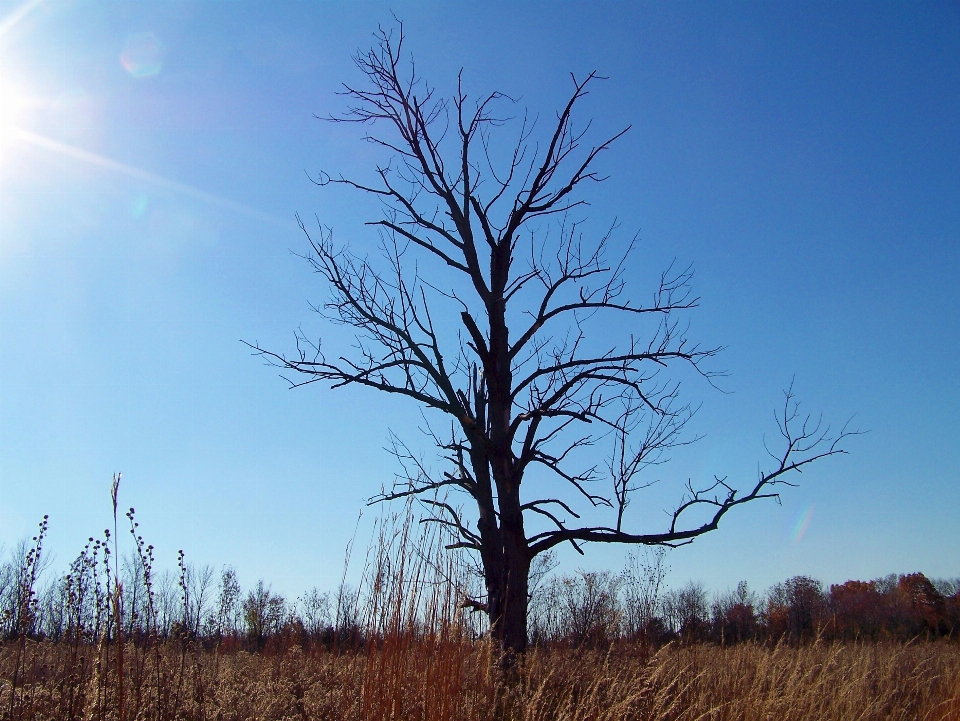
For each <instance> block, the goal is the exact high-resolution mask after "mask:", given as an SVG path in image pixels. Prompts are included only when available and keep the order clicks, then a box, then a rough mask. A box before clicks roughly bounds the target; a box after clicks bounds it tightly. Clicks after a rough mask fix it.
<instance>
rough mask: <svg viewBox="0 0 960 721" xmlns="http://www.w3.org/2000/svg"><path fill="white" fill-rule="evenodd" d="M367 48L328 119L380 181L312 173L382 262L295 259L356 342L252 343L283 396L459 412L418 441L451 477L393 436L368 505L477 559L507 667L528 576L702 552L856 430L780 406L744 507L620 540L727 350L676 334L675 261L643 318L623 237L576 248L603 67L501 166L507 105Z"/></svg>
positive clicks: (676, 515)
mask: <svg viewBox="0 0 960 721" xmlns="http://www.w3.org/2000/svg"><path fill="white" fill-rule="evenodd" d="M376 37H377V41H376V44H375V46H374V47H373V48H372V49H371V50H369V51H367V52H363V53H359V54H358V55H357V56H356V57H355V62H356V65H357V66H358V67H359V69H360V71H361V72H362V75H363V80H364V84H363V85H359V86H353V85H347V86H345V89H344V95H345V96H346V97H347V98H348V99H349V102H350V103H351V105H350V107H349V109H348V110H347V111H346V113H345V114H344V115H342V116H338V117H334V118H330V119H331V120H334V121H336V122H346V123H359V124H363V125H367V126H370V127H371V128H373V130H371V131H370V134H368V135H367V136H366V139H367V140H368V141H369V142H371V143H373V144H374V145H375V146H377V147H378V148H379V149H380V150H382V151H384V152H385V154H386V155H389V156H390V159H389V160H387V161H386V162H385V164H382V165H378V166H377V167H376V173H375V175H374V177H373V179H372V180H369V181H361V180H356V179H351V178H347V177H344V176H331V175H329V174H327V173H321V174H320V175H319V176H318V177H317V178H316V182H317V183H318V184H319V185H321V186H328V185H334V186H344V187H346V188H348V189H352V190H355V191H358V192H359V193H361V194H366V195H368V196H370V197H372V198H374V199H377V200H379V201H380V202H381V204H382V207H383V209H384V212H383V217H382V218H381V219H380V220H376V221H373V222H371V223H369V225H371V226H374V227H376V228H377V229H378V230H379V232H380V237H381V248H382V254H383V263H382V264H379V263H377V262H376V261H375V260H371V259H370V258H367V257H361V256H358V255H355V254H353V253H351V252H350V250H349V249H347V248H345V247H339V246H337V245H336V244H335V243H334V241H333V237H332V232H331V231H330V230H329V228H327V227H325V226H323V225H320V224H318V230H317V231H316V232H311V231H308V230H307V228H306V226H305V225H304V223H303V222H302V221H300V226H301V228H302V229H303V231H304V233H305V234H306V235H307V238H308V240H309V243H310V252H309V253H308V254H306V256H305V258H306V259H307V260H308V262H309V263H310V265H311V266H312V267H313V269H314V270H315V271H316V272H317V273H319V274H320V275H321V277H322V278H323V279H324V280H325V281H326V283H327V284H328V286H329V288H330V297H329V299H328V301H327V302H326V303H325V304H323V305H322V306H318V307H317V308H316V310H317V311H318V312H320V313H321V315H323V316H325V317H326V318H327V319H329V320H332V321H333V322H335V323H339V324H344V325H347V326H352V327H353V328H354V329H356V344H355V346H354V348H353V350H352V351H350V352H346V353H344V354H342V355H340V354H338V355H336V356H331V355H327V354H326V353H324V352H323V351H322V350H321V347H320V343H319V341H312V340H310V339H308V338H307V336H306V335H305V334H304V333H303V332H302V331H298V332H297V334H296V335H297V352H296V353H295V354H293V355H285V354H282V353H277V352H274V351H270V350H267V349H265V348H262V347H260V346H259V344H251V347H252V348H253V349H254V350H255V351H256V352H257V353H260V354H262V355H263V356H264V357H265V358H266V359H267V360H268V361H269V362H271V363H273V364H276V365H278V366H279V367H281V368H283V369H286V370H287V371H294V372H295V373H296V374H300V375H292V376H291V377H290V378H288V380H290V382H291V385H293V386H297V385H303V384H307V383H313V382H317V381H321V382H328V383H330V384H331V386H332V387H341V386H347V385H360V386H367V387H369V388H373V389H375V390H378V391H381V392H385V393H391V394H397V395H400V396H404V397H406V398H409V399H411V400H413V401H414V402H416V403H417V404H419V405H420V406H421V407H422V408H423V409H424V410H428V411H430V412H433V413H438V414H442V415H443V416H445V417H446V418H447V420H448V421H449V423H450V428H449V430H445V431H443V433H442V434H441V433H440V432H438V431H435V430H434V429H433V428H432V427H431V426H430V425H429V423H428V425H427V428H426V430H427V432H428V433H429V434H430V435H431V437H432V439H433V440H434V441H435V442H436V444H437V447H438V448H439V450H440V452H441V456H442V457H443V458H444V459H445V460H446V461H447V462H448V463H449V465H448V466H447V467H446V469H445V470H444V471H443V472H441V473H439V474H435V473H433V472H431V470H430V468H429V467H428V466H427V464H426V463H425V462H424V461H423V460H422V459H421V458H420V457H419V456H418V455H417V454H416V453H414V452H412V451H411V450H410V449H409V448H408V447H407V446H406V445H404V444H403V443H402V442H399V441H397V443H396V445H395V451H396V454H397V456H398V458H399V459H400V461H401V463H402V464H403V468H404V473H402V474H400V475H399V476H398V480H397V482H396V484H395V485H394V487H393V488H392V489H389V490H384V491H383V492H382V493H381V494H380V495H379V496H377V497H376V498H375V499H373V500H392V499H398V498H402V497H408V496H411V495H416V496H419V497H420V498H421V499H422V500H423V503H424V504H426V506H427V507H428V508H429V509H430V517H429V518H428V519H426V520H428V521H433V522H436V523H440V524H443V525H445V526H447V527H448V528H450V529H452V530H453V531H454V532H455V533H456V534H458V536H459V541H457V542H456V543H454V544H452V546H453V547H459V548H465V549H470V550H471V551H474V552H476V553H477V554H478V556H479V560H480V565H481V567H482V570H483V574H484V580H485V586H486V595H485V597H483V598H478V599H471V600H469V604H470V605H471V606H473V607H474V608H477V609H482V610H483V611H485V612H486V613H487V614H488V615H489V620H490V626H491V629H492V633H493V634H494V636H495V637H496V638H497V639H499V641H500V642H501V644H502V648H503V650H504V652H505V657H506V658H508V659H509V657H511V656H512V655H513V654H515V653H517V652H522V651H523V650H524V649H525V646H526V643H527V604H528V600H529V593H528V591H529V587H528V577H529V571H530V564H531V560H532V559H533V558H534V557H536V556H537V555H538V554H541V553H544V552H546V551H549V550H550V549H552V548H554V547H555V546H557V545H558V544H561V543H570V544H572V545H573V547H574V548H576V549H577V551H580V552H582V550H581V547H582V544H583V543H586V542H596V543H627V544H645V545H654V546H655V545H671V544H673V545H675V544H682V543H687V542H690V541H691V540H692V539H694V538H696V537H698V536H700V535H703V534H704V533H707V532H709V531H712V530H714V529H715V528H717V525H718V523H719V522H720V520H721V518H723V516H724V515H725V514H726V513H727V512H729V511H730V510H731V509H733V508H735V507H736V506H739V505H741V504H744V503H748V502H750V501H754V500H757V499H760V498H775V497H776V496H777V494H776V489H774V486H776V485H778V484H781V483H784V482H785V481H784V477H785V476H786V475H787V474H789V473H790V472H792V471H795V470H799V469H801V468H802V467H804V466H806V465H807V464H810V463H812V462H814V461H816V460H818V459H821V458H824V457H826V456H831V455H834V454H837V453H842V452H843V450H842V449H841V447H840V445H839V443H840V442H841V441H842V439H843V438H845V437H846V436H847V435H849V433H847V432H846V431H845V430H844V431H841V432H840V433H839V434H838V435H835V436H831V435H830V434H829V429H824V428H821V426H820V424H819V423H817V422H816V420H815V419H814V420H811V419H810V418H809V417H807V418H804V417H802V416H800V415H798V411H797V406H796V403H795V402H794V399H793V396H792V393H790V392H788V393H787V397H786V403H785V406H784V410H783V412H782V414H781V415H778V421H779V425H780V431H781V434H782V435H783V441H784V446H783V448H782V450H779V451H777V452H774V453H773V454H772V455H773V457H774V462H773V466H772V468H771V469H770V470H768V471H766V472H762V473H760V475H759V477H758V478H757V479H755V480H754V481H753V482H751V483H750V484H749V486H748V487H747V488H746V490H745V491H743V492H740V491H738V490H737V488H736V487H735V486H734V485H732V484H731V483H728V481H727V480H726V479H723V478H714V479H713V480H711V481H710V482H708V483H706V484H704V485H701V486H697V485H694V484H689V485H688V486H687V488H686V491H685V495H684V496H683V498H682V499H680V501H679V503H678V505H677V507H676V509H675V510H674V511H673V512H672V513H671V514H670V516H669V518H668V521H667V523H666V527H665V528H663V529H660V530H657V531H655V532H651V533H643V532H638V531H635V530H632V529H628V527H627V523H626V518H625V515H624V512H625V510H626V507H627V505H628V502H629V499H630V497H631V495H632V494H633V493H635V492H636V491H637V490H638V489H639V488H641V487H642V486H643V485H644V484H642V483H638V482H637V479H638V474H639V472H640V471H641V470H642V469H643V468H644V467H646V466H648V465H650V464H651V463H658V462H661V461H663V460H665V456H664V453H665V452H666V451H668V450H669V449H670V448H672V447H675V446H676V445H678V444H681V443H683V442H685V441H683V440H682V439H683V436H682V435H681V431H683V429H684V426H685V424H686V423H687V421H688V420H689V418H690V417H691V414H692V409H691V406H690V405H689V404H686V403H684V402H682V401H681V400H680V395H679V380H678V375H677V374H678V373H680V372H682V371H683V369H684V368H685V369H687V371H692V372H693V373H694V374H698V375H699V376H700V377H702V378H704V379H706V380H707V381H708V382H709V381H710V379H711V378H712V374H711V372H710V371H709V370H708V369H707V368H706V367H705V366H704V362H705V361H706V360H708V359H709V358H711V357H712V356H714V355H715V354H716V353H717V351H718V349H716V348H704V347H701V346H699V345H697V344H696V343H693V342H691V341H690V340H689V339H688V338H687V337H686V335H685V330H684V328H685V326H684V325H681V323H680V321H679V320H678V317H677V316H678V315H679V314H682V313H685V312H687V311H689V310H690V309H692V308H694V307H695V306H696V305H697V301H698V299H697V298H696V297H695V296H694V295H693V294H692V292H691V289H690V280H691V277H692V270H691V269H690V268H689V267H687V268H680V269H678V268H677V267H675V266H671V267H669V268H668V269H667V270H666V272H664V273H663V274H662V276H661V278H660V282H659V286H658V287H657V288H656V290H655V291H654V293H653V294H652V299H651V302H650V303H649V304H640V303H636V302H635V301H633V300H631V299H629V298H627V297H626V280H627V269H628V264H627V260H628V255H629V253H630V249H631V248H632V247H633V244H632V243H631V244H629V247H628V249H627V251H626V253H624V254H623V255H621V256H620V257H619V258H616V259H614V261H613V262H609V261H608V259H607V256H608V255H609V252H608V251H611V248H610V246H611V244H612V242H611V237H612V232H613V229H614V227H615V224H614V225H613V226H611V227H610V230H608V231H607V232H605V233H602V234H601V235H600V237H599V238H598V239H597V240H595V241H593V242H591V241H589V240H588V239H586V238H585V237H584V236H585V234H586V228H585V226H584V225H583V222H582V220H581V219H578V214H580V213H581V212H582V211H583V209H584V206H585V200H584V198H583V196H582V194H581V193H580V191H582V190H583V188H584V186H586V185H587V184H592V183H597V182H599V181H601V180H603V178H602V177H601V175H600V174H599V173H598V171H597V170H596V169H595V167H594V166H595V164H596V161H597V159H598V157H599V156H600V155H601V153H603V152H604V151H606V150H607V149H609V148H610V147H611V145H612V144H613V143H614V142H615V141H616V140H618V139H619V138H621V137H622V136H623V134H624V133H625V132H626V130H623V131H621V132H618V133H616V134H615V135H613V136H612V137H610V138H607V139H605V140H602V141H601V142H599V143H597V144H595V145H590V146H588V145H587V141H586V137H587V132H588V130H589V127H590V124H589V123H585V124H583V125H582V126H581V125H578V124H576V123H575V120H574V111H575V109H577V107H578V106H579V105H580V103H581V101H582V100H583V99H584V97H585V96H586V95H587V93H588V89H589V88H590V87H592V85H593V84H594V83H595V81H596V80H597V79H598V77H597V75H596V74H595V73H591V74H589V75H587V76H586V77H585V78H582V79H578V78H576V77H574V78H573V83H572V92H571V94H570V96H569V99H568V101H567V102H566V104H565V105H564V106H563V107H562V108H561V109H560V111H559V112H558V113H557V117H556V122H555V123H554V124H552V125H551V127H550V129H549V131H548V132H547V133H546V134H545V136H544V137H543V140H542V142H536V141H535V137H538V136H537V135H536V134H537V133H538V132H539V131H537V128H536V122H535V121H534V120H532V119H530V118H529V117H527V116H524V117H523V118H522V119H520V118H518V119H516V121H515V122H513V125H512V127H514V128H516V129H518V134H517V135H516V136H514V137H515V141H512V142H511V144H510V146H509V149H508V150H507V151H506V152H502V149H501V148H500V146H498V145H496V144H495V143H494V142H493V141H494V136H498V133H497V132H495V131H497V130H498V129H502V128H503V127H504V126H506V125H509V124H510V123H509V121H510V119H509V118H507V117H505V116H501V115H499V114H498V112H499V110H498V108H500V107H504V106H510V105H511V104H512V103H514V102H515V101H513V100H512V99H510V98H509V97H508V96H506V95H504V94H502V93H499V92H493V93H490V94H489V95H486V96H484V97H480V98H479V99H477V100H472V99H470V98H469V97H468V95H467V94H466V92H465V91H464V89H463V84H462V82H461V77H460V76H458V82H457V89H456V91H455V92H454V93H453V95H452V97H450V98H449V99H447V98H442V97H439V95H438V94H437V93H435V91H434V89H433V88H432V87H430V86H429V85H427V84H426V83H425V82H424V81H422V80H421V79H420V78H419V77H418V76H417V74H416V71H415V68H414V64H413V62H412V60H411V61H409V62H406V61H404V60H403V59H402V58H403V33H402V27H401V29H400V31H399V32H398V33H393V32H388V31H384V30H382V29H381V30H380V31H379V32H378V33H377V36H376ZM461 75H462V73H461ZM421 273H424V274H427V273H429V275H428V276H427V277H424V276H422V275H421ZM603 315H605V316H608V318H607V320H612V322H614V323H617V324H618V325H617V326H616V327H619V328H622V329H623V336H622V338H621V339H620V340H619V341H615V340H614V339H611V338H609V337H608V336H605V335H604V333H603V332H600V326H599V325H598V322H599V318H600V316H603ZM614 316H615V317H617V318H619V319H616V318H612V317H614ZM454 324H457V325H458V326H459V328H456V327H455V325H454ZM610 327H611V326H610V325H604V326H603V328H604V329H609V328H610ZM667 371H673V373H672V374H671V375H672V378H669V379H668V378H666V375H667ZM605 438H606V439H607V440H606V441H605V442H609V441H611V440H612V441H613V446H614V448H613V450H614V457H613V459H612V460H611V461H610V463H609V466H608V467H609V469H610V471H611V473H612V476H613V477H612V479H611V478H606V479H605V476H604V474H603V473H602V469H603V465H602V464H595V463H591V461H590V460H589V454H588V453H586V452H587V451H588V450H589V447H590V446H591V445H593V444H596V443H598V442H601V441H603V439H605ZM535 469H536V470H535ZM534 475H539V476H540V477H541V479H543V478H548V477H549V478H552V479H553V481H554V488H555V489H556V490H555V492H552V493H548V494H546V495H543V496H538V497H532V498H531V497H527V496H525V495H524V493H522V492H521V488H522V487H523V482H524V479H525V478H528V477H530V476H534ZM611 481H612V482H611ZM608 482H610V486H609V487H607V490H604V489H603V488H601V484H603V483H608ZM450 491H457V492H463V493H464V494H466V498H467V501H468V504H469V505H470V506H471V507H472V508H473V509H474V511H473V513H475V518H476V521H475V523H472V522H471V520H470V519H469V518H467V517H466V516H465V515H464V514H463V513H462V512H461V509H460V507H459V506H457V505H456V503H455V502H450V500H449V498H447V500H444V498H445V497H444V496H443V495H442V494H444V493H447V492H450ZM438 494H441V495H438ZM577 503H580V504H581V508H582V507H583V505H582V504H586V507H589V508H598V509H602V508H607V509H609V511H610V512H611V513H612V522H611V523H609V524H596V523H590V522H587V521H586V520H584V519H582V518H581V514H580V512H578V509H577V508H576V506H577ZM698 511H700V512H701V513H700V515H698V514H697V512H698ZM704 511H705V512H706V513H703V512H704ZM591 517H592V516H591ZM507 663H509V660H508V661H507Z"/></svg>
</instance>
